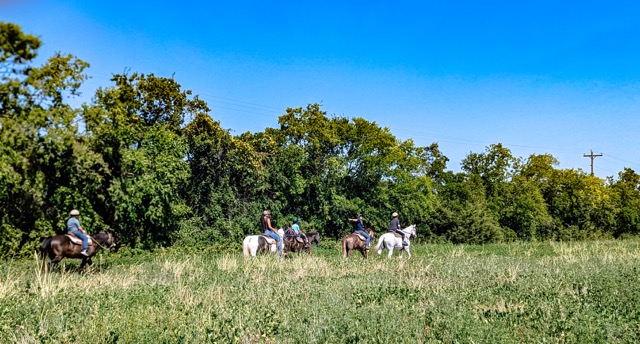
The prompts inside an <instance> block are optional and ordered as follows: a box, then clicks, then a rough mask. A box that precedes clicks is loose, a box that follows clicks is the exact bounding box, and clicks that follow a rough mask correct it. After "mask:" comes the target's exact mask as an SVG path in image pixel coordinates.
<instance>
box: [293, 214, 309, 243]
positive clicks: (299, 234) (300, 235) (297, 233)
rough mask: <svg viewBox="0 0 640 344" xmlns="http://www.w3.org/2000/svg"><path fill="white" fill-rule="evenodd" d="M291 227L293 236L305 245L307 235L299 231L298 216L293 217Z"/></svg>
mask: <svg viewBox="0 0 640 344" xmlns="http://www.w3.org/2000/svg"><path fill="white" fill-rule="evenodd" d="M291 229H293V233H294V236H295V237H296V238H300V239H301V240H302V242H303V243H304V247H307V245H308V243H307V236H306V235H305V234H304V233H302V232H301V231H300V225H298V218H297V217H294V218H293V224H292V225H291Z"/></svg>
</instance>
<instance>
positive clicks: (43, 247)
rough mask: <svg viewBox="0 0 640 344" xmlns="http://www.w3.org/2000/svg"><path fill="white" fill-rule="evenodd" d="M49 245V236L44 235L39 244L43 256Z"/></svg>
mask: <svg viewBox="0 0 640 344" xmlns="http://www.w3.org/2000/svg"><path fill="white" fill-rule="evenodd" d="M50 247H51V237H46V238H44V240H42V245H40V254H41V255H42V256H43V257H44V255H45V254H46V253H47V250H48V249H49V248H50Z"/></svg>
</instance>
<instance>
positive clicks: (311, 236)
mask: <svg viewBox="0 0 640 344" xmlns="http://www.w3.org/2000/svg"><path fill="white" fill-rule="evenodd" d="M304 235H306V236H307V242H308V243H309V246H308V247H307V248H306V250H307V253H308V254H311V245H312V244H314V243H315V244H316V248H318V245H320V233H318V232H310V233H304Z"/></svg>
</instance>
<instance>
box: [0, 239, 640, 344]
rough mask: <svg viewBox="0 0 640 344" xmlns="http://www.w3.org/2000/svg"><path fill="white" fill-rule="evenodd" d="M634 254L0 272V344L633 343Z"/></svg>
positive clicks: (320, 257)
mask: <svg viewBox="0 0 640 344" xmlns="http://www.w3.org/2000/svg"><path fill="white" fill-rule="evenodd" d="M639 246H640V245H639V243H638V242H637V241H603V242H581V243H514V244H499V245H486V246H464V245H425V246H413V247H412V251H413V258H412V259H410V260H407V259H402V260H401V259H397V258H395V259H391V260H389V259H386V257H384V258H383V257H375V256H373V257H371V258H370V259H369V260H367V261H365V260H363V259H361V258H360V257H359V255H354V256H352V257H351V259H349V260H343V259H342V258H341V257H340V254H339V252H338V251H337V250H336V249H332V248H329V249H324V250H320V252H317V254H316V255H314V256H311V257H307V256H295V257H293V258H291V259H283V260H278V259H276V258H275V257H273V256H260V257H257V258H256V259H244V258H243V257H242V256H241V255H240V253H239V252H232V253H227V254H215V255H210V254H186V253H178V252H167V251H164V252H157V253H154V254H146V255H140V256H135V257H124V256H120V255H118V254H110V255H105V256H103V257H101V258H99V259H98V260H97V262H98V263H97V264H96V265H95V266H94V267H93V268H92V269H91V270H89V271H87V272H86V273H82V274H81V273H78V272H77V271H76V267H77V265H78V264H77V263H78V262H73V261H71V260H65V261H63V264H62V266H61V267H60V269H56V270H55V271H53V272H50V271H45V272H42V271H41V270H40V263H39V261H38V260H37V259H36V258H34V259H33V260H23V261H5V262H2V265H1V266H0V342H1V343H36V342H37V343H77V342H88V343H178V342H185V343H204V342H210V343H234V342H239V343H276V342H277V343H345V342H347V343H348V342H363V343H426V342H469V343H471V342H476V343H477V342H485V343H496V342H500V343H523V342H524V343H527V342H531V343H539V342H573V343H583V342H628V343H632V342H638V341H640V306H639V304H640V278H639V277H638V273H639V268H640V247H639Z"/></svg>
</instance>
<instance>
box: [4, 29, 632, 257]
mask: <svg viewBox="0 0 640 344" xmlns="http://www.w3.org/2000/svg"><path fill="white" fill-rule="evenodd" d="M40 45H41V41H40V39H39V38H38V37H36V36H33V35H29V34H25V33H23V32H22V31H21V29H20V27H19V26H17V25H15V24H11V23H0V67H2V68H0V70H2V71H4V72H3V73H2V74H1V75H0V212H1V213H0V255H1V256H20V255H28V254H29V253H30V252H33V250H34V248H35V247H36V246H37V245H38V244H39V240H40V239H41V238H42V237H45V236H49V235H52V234H54V233H58V232H62V231H64V221H65V219H66V217H67V214H68V212H69V210H71V209H72V208H77V209H79V210H80V212H81V214H82V217H81V221H82V223H83V225H84V226H85V227H86V228H88V229H89V231H90V232H97V231H98V230H111V231H113V232H115V233H116V234H117V236H118V238H119V240H118V241H119V243H120V244H123V245H126V246H128V247H129V248H135V249H148V248H153V247H160V246H164V247H166V246H170V245H185V246H198V245H210V244H211V243H215V242H224V241H227V242H232V243H239V242H240V241H241V238H242V237H243V236H245V235H246V234H255V233H256V232H257V231H258V217H259V214H260V213H261V212H262V210H264V209H270V210H271V211H272V212H273V220H274V222H275V224H276V225H278V226H280V225H284V224H287V223H291V220H292V218H293V217H294V216H296V217H299V218H301V219H302V221H303V222H302V228H303V230H306V231H319V232H321V233H322V234H323V235H324V236H328V237H333V238H338V237H340V236H342V235H344V234H345V233H347V232H348V231H350V225H349V224H348V223H347V221H346V219H347V218H348V217H353V216H354V215H355V214H356V213H358V212H360V211H362V212H364V215H365V218H366V225H368V226H370V227H372V228H374V230H375V231H377V232H381V231H385V230H386V226H387V223H388V220H389V214H390V213H391V212H393V211H397V212H399V213H400V214H401V215H400V219H401V222H402V223H403V224H409V223H415V224H417V225H418V235H419V237H421V238H423V239H424V238H426V240H431V241H448V242H453V243H486V242H500V241H514V240H548V239H552V240H572V239H588V238H598V237H620V236H625V235H636V234H638V233H639V232H640V188H639V183H640V175H638V174H637V173H636V172H635V171H633V170H631V169H625V170H624V171H621V172H620V173H619V175H618V177H617V179H614V178H613V177H612V178H609V179H607V180H602V179H600V178H597V177H593V176H589V175H587V174H586V173H584V172H583V171H582V170H580V169H578V170H574V169H557V168H556V167H555V166H557V160H556V159H555V158H554V157H553V156H551V155H548V154H540V155H532V156H530V157H528V158H526V159H523V158H519V157H514V156H513V155H512V154H511V152H510V150H509V149H508V148H507V147H504V146H502V145H501V144H499V143H498V144H495V145H491V146H489V147H487V148H486V150H485V151H484V152H478V153H470V154H469V155H468V156H467V157H466V159H465V160H464V161H463V162H462V172H459V173H453V172H451V171H448V170H447V168H446V163H447V161H448V159H447V157H446V156H445V155H444V154H443V153H442V152H441V151H440V150H439V148H438V145H437V144H435V143H434V144H432V145H430V146H426V147H420V146H416V145H415V144H414V142H413V141H412V140H406V141H402V140H399V139H397V138H396V137H395V136H394V135H392V134H391V130H390V128H383V127H380V126H379V125H377V124H376V123H375V122H371V121H368V120H366V119H365V118H347V117H343V116H329V115H327V114H326V113H325V112H324V111H322V109H321V107H320V105H318V104H309V105H307V106H305V107H298V108H288V109H286V110H285V111H284V113H283V114H282V115H281V116H280V117H279V120H278V124H279V127H278V128H266V129H265V130H264V131H263V132H255V133H250V132H246V133H242V134H240V135H235V136H234V135H232V134H230V131H229V130H226V129H224V128H222V127H221V125H220V123H219V122H217V121H215V120H214V119H213V117H215V114H211V113H210V110H209V108H208V106H207V104H206V103H205V102H204V101H202V100H200V99H198V97H197V96H194V95H193V94H192V92H191V91H189V90H183V89H182V88H181V86H180V84H179V83H178V82H177V81H176V80H174V79H173V78H165V77H158V76H155V75H153V74H149V75H143V74H137V73H134V74H132V75H120V74H116V75H114V76H113V78H112V82H113V84H112V85H110V86H106V87H105V88H101V89H98V90H97V91H96V93H95V96H94V97H93V100H92V102H91V103H89V104H85V105H84V106H82V107H81V108H77V109H76V108H71V107H70V106H69V105H68V104H67V103H66V102H65V100H66V99H67V98H68V97H71V96H75V95H77V90H78V88H79V87H80V85H81V84H82V82H83V81H84V80H85V79H86V77H87V76H86V75H85V69H86V68H87V67H88V66H89V64H88V63H86V62H84V61H82V60H80V59H78V58H76V57H74V56H72V55H64V54H60V53H58V54H56V55H54V56H52V57H50V58H49V59H48V60H47V61H46V62H45V63H44V64H43V65H42V66H35V65H33V61H34V59H35V57H36V56H37V53H38V48H39V47H40Z"/></svg>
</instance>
